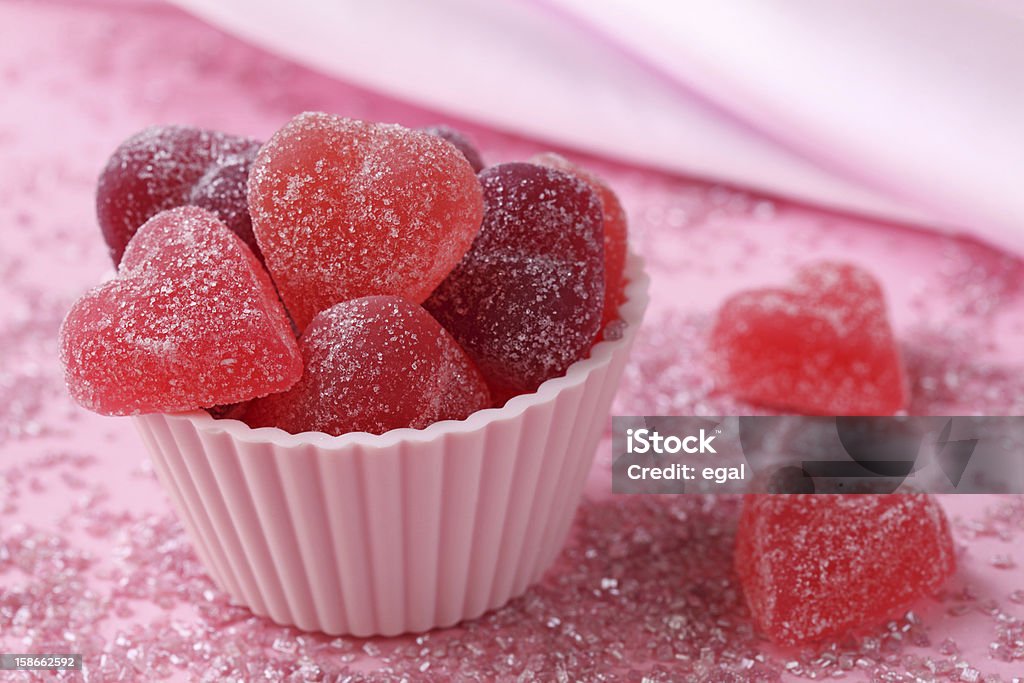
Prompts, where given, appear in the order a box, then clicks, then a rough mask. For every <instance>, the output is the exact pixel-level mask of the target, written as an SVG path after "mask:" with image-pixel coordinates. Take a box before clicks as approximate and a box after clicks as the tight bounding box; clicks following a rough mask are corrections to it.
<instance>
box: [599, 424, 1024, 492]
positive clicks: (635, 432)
mask: <svg viewBox="0 0 1024 683" xmlns="http://www.w3.org/2000/svg"><path fill="white" fill-rule="evenodd" d="M612 426H613V439H612V448H613V477H612V488H613V490H614V491H615V492H617V493H745V492H760V493H919V492H934V493H1022V492H1024V417H1018V416H1014V417H1003V416H999V417H995V416H993V417H984V416H939V417H937V416H927V417H917V416H900V417H844V416H837V417H809V416H793V415H789V416H756V417H747V416H714V417H686V416H665V415H646V416H633V417H615V418H613V421H612Z"/></svg>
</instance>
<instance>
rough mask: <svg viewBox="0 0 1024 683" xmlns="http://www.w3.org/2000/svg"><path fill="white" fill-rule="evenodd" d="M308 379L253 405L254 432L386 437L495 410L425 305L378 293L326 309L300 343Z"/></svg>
mask: <svg viewBox="0 0 1024 683" xmlns="http://www.w3.org/2000/svg"><path fill="white" fill-rule="evenodd" d="M299 346H300V349H301V351H302V356H303V359H304V361H305V374H303V376H302V379H301V380H300V381H299V383H298V384H296V385H295V386H294V387H293V388H292V389H291V390H289V391H287V392H285V393H282V394H275V395H273V396H267V397H265V398H261V399H257V400H255V401H252V402H251V403H249V405H248V407H247V408H246V410H245V413H244V415H243V419H244V420H245V422H247V423H248V424H249V425H251V426H253V427H280V428H281V429H284V430H285V431H288V432H292V433H294V434H298V433H300V432H305V431H315V432H326V433H328V434H335V435H339V434H345V433H347V432H370V433H373V434H383V433H384V432H386V431H388V430H391V429H398V428H401V427H412V428H414V429H421V428H423V427H426V426H428V425H430V424H432V423H434V422H437V421H439V420H460V419H463V418H465V417H467V416H468V415H469V414H470V413H473V412H475V411H477V410H479V409H481V408H486V407H488V406H489V405H490V395H489V393H488V390H487V385H486V384H485V383H484V380H483V378H482V377H481V376H480V372H479V371H478V370H477V369H476V367H475V366H474V365H473V362H472V361H471V360H470V359H469V357H468V356H466V353H465V352H464V351H463V350H462V349H461V348H460V347H459V345H458V344H457V343H456V342H455V340H454V339H452V337H451V335H449V334H448V333H447V332H445V330H444V329H443V328H442V327H441V326H440V325H439V324H438V323H437V321H436V320H434V319H433V318H432V317H430V314H428V313H427V312H426V311H424V310H423V308H421V307H420V306H418V305H416V304H413V303H411V302H409V301H406V300H405V299H402V298H400V297H395V296H371V297H363V298H360V299H354V300H352V301H346V302H343V303H340V304H336V305H335V306H332V307H331V308H328V309H327V310H325V311H322V312H320V313H319V314H318V315H317V316H316V317H315V318H313V321H312V322H311V323H310V324H309V326H308V327H307V328H306V331H305V332H304V333H303V335H302V337H301V338H300V340H299Z"/></svg>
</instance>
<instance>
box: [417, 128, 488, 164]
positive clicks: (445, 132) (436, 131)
mask: <svg viewBox="0 0 1024 683" xmlns="http://www.w3.org/2000/svg"><path fill="white" fill-rule="evenodd" d="M420 130H422V131H423V132H424V133H430V134H431V135H436V136H437V137H439V138H443V139H445V140H447V141H448V142H450V143H452V144H453V145H455V147H456V149H458V150H459V151H460V152H462V156H464V157H466V161H468V162H469V165H470V166H472V167H473V172H474V173H479V172H480V171H482V170H484V161H483V158H482V157H481V156H480V152H479V151H478V150H477V148H476V147H474V146H473V143H472V142H470V141H469V138H467V137H466V136H465V135H463V134H462V133H461V132H460V131H457V130H455V129H454V128H452V127H451V126H445V125H443V124H439V125H436V126H427V127H425V128H421V129H420Z"/></svg>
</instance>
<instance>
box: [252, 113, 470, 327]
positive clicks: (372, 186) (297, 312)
mask: <svg viewBox="0 0 1024 683" xmlns="http://www.w3.org/2000/svg"><path fill="white" fill-rule="evenodd" d="M249 209H250V211H251V212H252V219H253V229H254V231H255V233H256V239H257V240H258V242H259V244H260V248H261V249H262V251H263V255H264V257H265V259H266V264H267V267H268V268H269V270H270V272H271V274H272V275H273V276H274V281H275V283H276V284H277V286H278V290H279V291H280V292H281V296H282V297H283V299H284V302H285V305H286V306H287V307H288V310H289V312H290V313H291V314H292V317H293V318H294V320H295V322H296V324H297V325H298V326H299V328H300V329H303V328H305V326H306V325H307V324H308V323H309V321H310V320H312V318H313V316H314V315H316V314H317V313H319V312H320V311H322V310H324V309H326V308H329V307H331V306H332V305H334V304H335V303H338V302H341V301H347V300H349V299H354V298H359V297H363V296H370V295H376V294H393V295H396V296H402V297H404V298H406V299H409V300H410V301H413V302H415V303H420V302H422V301H423V300H424V299H426V298H427V296H428V295H429V294H430V292H431V291H433V289H434V288H435V287H436V286H437V285H438V284H439V283H440V282H441V280H443V279H444V277H445V276H446V275H447V274H448V272H449V271H450V270H451V269H452V267H453V266H454V265H455V264H456V263H458V262H459V260H460V259H461V258H462V256H463V255H464V254H465V253H466V250H467V249H469V246H470V244H472V242H473V238H474V237H475V236H476V234H477V232H478V230H479V228H480V219H481V216H482V214H483V201H482V197H481V190H480V183H479V182H478V181H477V179H476V175H475V174H474V173H473V169H472V167H471V166H470V165H469V162H468V161H466V159H465V157H463V156H462V154H461V153H460V152H459V151H458V150H457V149H456V148H455V147H454V146H453V145H451V144H449V143H448V142H446V141H444V140H442V139H441V138H438V137H436V136H434V135H430V134H428V133H424V132H422V131H414V130H409V129H407V128H403V127H401V126H397V125H385V124H377V123H366V122H363V121H355V120H351V119H345V118H342V117H340V116H334V115H331V114H323V113H305V114H300V115H299V116H297V117H295V118H294V119H292V120H291V121H290V122H289V123H288V124H287V125H285V127H284V128H282V129H281V130H279V131H278V132H277V133H275V134H274V135H273V137H272V138H271V139H270V141H269V142H268V143H267V144H266V145H264V146H263V148H262V149H261V150H260V153H259V155H258V156H257V158H256V162H255V163H254V164H253V167H252V170H251V172H250V178H249Z"/></svg>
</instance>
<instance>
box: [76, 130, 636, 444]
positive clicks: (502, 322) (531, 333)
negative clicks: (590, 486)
mask: <svg viewBox="0 0 1024 683" xmlns="http://www.w3.org/2000/svg"><path fill="white" fill-rule="evenodd" d="M97 209H98V217H99V223H100V227H101V229H102V232H103V236H104V238H105V239H106V241H107V244H108V245H109V247H110V253H111V255H112V257H113V259H114V262H115V263H116V264H117V268H118V270H117V277H116V278H115V279H113V280H111V281H109V282H106V283H104V284H102V285H100V286H99V287H97V288H95V289H93V290H92V291H90V292H88V293H87V294H86V295H85V296H84V297H82V298H81V299H80V300H79V301H78V302H77V303H76V304H75V305H74V307H73V308H72V309H71V311H70V312H69V313H68V315H67V318H66V319H65V321H64V324H63V327H62V328H61V333H60V343H61V356H62V360H63V362H64V366H65V376H66V380H67V384H68V387H69V390H70V392H71V395H72V396H73V397H74V398H75V400H77V401H78V402H79V403H80V404H82V405H83V406H85V407H86V408H89V409H91V410H94V411H96V412H99V413H103V414H108V415H133V414H143V413H156V412H168V413H173V412H183V411H190V410H196V409H200V408H202V409H207V410H210V412H211V413H212V414H214V415H215V416H223V415H227V416H230V417H234V418H237V419H241V420H243V421H245V422H247V423H248V424H250V425H252V426H254V427H264V426H276V427H280V428H282V429H284V430H286V431H289V432H292V433H299V432H304V431H317V432H326V433H329V434H335V435H337V434H343V433H346V432H354V431H361V432H370V433H376V434H380V433H383V432H386V431H388V430H391V429H396V428H401V427H411V428H423V427H426V426H427V425H429V424H431V423H433V422H436V421H439V420H453V419H454V420H457V419H462V418H465V417H467V416H468V415H469V414H471V413H473V412H475V411H477V410H480V409H483V408H489V407H495V406H501V405H503V404H504V402H505V401H506V400H507V399H508V398H510V397H512V396H515V395H517V394H522V393H529V392H532V391H534V390H535V389H537V387H538V386H539V385H540V384H541V383H542V382H544V381H545V380H547V379H549V378H551V377H556V376H559V375H561V374H564V373H565V371H566V369H567V368H568V367H569V366H570V365H571V364H572V363H574V362H576V361H577V360H579V359H581V358H583V357H585V356H586V355H587V354H588V353H589V351H590V348H591V347H592V346H593V344H594V343H595V342H596V341H599V340H600V339H601V338H602V336H603V335H602V330H603V329H605V327H606V326H607V325H608V323H609V322H611V321H613V320H615V319H616V318H617V310H618V307H619V305H620V304H621V303H622V301H623V268H624V264H625V255H626V220H625V215H624V213H623V211H622V207H621V205H620V204H619V202H618V199H617V198H616V197H615V195H614V193H612V191H611V190H610V189H609V188H608V187H607V186H606V185H605V184H604V183H603V182H602V181H601V180H599V179H597V178H595V177H594V176H592V175H590V174H588V173H587V172H586V171H584V170H582V169H580V168H577V167H575V166H574V165H572V164H570V163H569V162H568V161H566V160H565V159H563V158H561V157H559V156H557V155H553V154H547V155H542V156H539V157H536V158H535V159H533V160H531V162H530V163H504V164H498V165H496V166H491V167H489V168H483V164H482V162H481V160H480V155H479V154H478V153H477V152H476V150H475V149H473V147H472V146H471V145H470V144H469V143H468V142H467V141H466V140H465V138H463V137H462V136H461V135H460V134H459V133H458V132H456V131H453V130H451V129H449V128H445V127H437V128H430V129H424V130H411V129H407V128H403V127H401V126H397V125H386V124H379V123H368V122H363V121H356V120H351V119H345V118H342V117H339V116H335V115H331V114H324V113H305V114H301V115H299V116H297V117H295V118H294V119H292V120H291V121H290V122H288V124H287V125H285V126H284V128H282V129H280V130H279V131H277V132H276V133H275V134H274V135H273V136H272V137H271V139H270V140H269V141H268V142H267V143H266V144H262V145H261V144H260V143H259V142H258V141H256V140H252V139H247V138H241V137H235V136H232V135H227V134H223V133H217V132H210V131H204V130H198V129H194V128H188V127H179V126H165V127H155V128H149V129H147V130H145V131H143V132H141V133H139V134H137V135H135V136H133V137H132V138H129V139H128V140H126V141H125V142H124V143H123V144H122V145H121V146H120V147H118V149H117V150H116V151H115V152H114V154H113V155H112V156H111V158H110V160H109V162H108V163H107V166H106V168H105V170H104V171H103V173H102V174H101V176H100V180H99V186H98V190H97Z"/></svg>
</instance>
